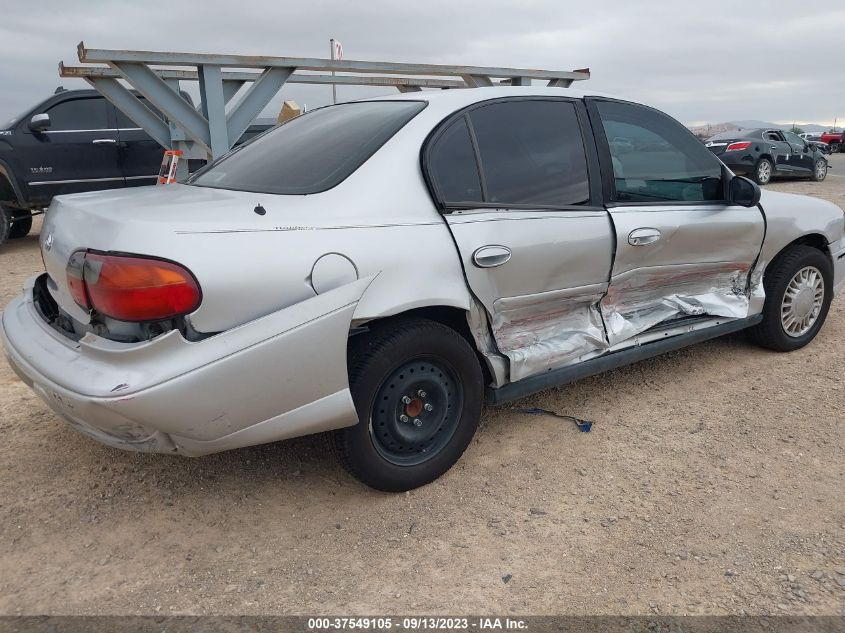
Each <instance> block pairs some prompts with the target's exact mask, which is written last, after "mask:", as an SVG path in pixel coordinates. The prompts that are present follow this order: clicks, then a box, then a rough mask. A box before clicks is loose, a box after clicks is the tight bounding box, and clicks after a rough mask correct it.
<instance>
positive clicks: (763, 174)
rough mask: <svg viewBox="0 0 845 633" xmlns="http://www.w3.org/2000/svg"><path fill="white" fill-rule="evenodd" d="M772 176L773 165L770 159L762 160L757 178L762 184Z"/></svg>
mask: <svg viewBox="0 0 845 633" xmlns="http://www.w3.org/2000/svg"><path fill="white" fill-rule="evenodd" d="M771 178H772V165H771V163H769V162H768V161H765V160H764V161H761V162H760V164H759V165H758V166H757V180H758V181H759V182H760V184H763V185H764V184H766V183H767V182H769V180H771Z"/></svg>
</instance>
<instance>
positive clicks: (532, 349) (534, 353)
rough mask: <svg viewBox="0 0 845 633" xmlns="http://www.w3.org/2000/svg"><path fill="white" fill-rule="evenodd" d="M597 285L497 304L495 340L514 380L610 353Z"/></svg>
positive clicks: (512, 299) (494, 318) (500, 301)
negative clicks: (602, 352)
mask: <svg viewBox="0 0 845 633" xmlns="http://www.w3.org/2000/svg"><path fill="white" fill-rule="evenodd" d="M603 292H604V288H600V289H599V290H598V292H596V287H592V288H585V289H583V290H582V291H581V292H579V289H574V292H573V291H566V292H559V291H558V292H546V293H541V294H537V295H531V296H527V297H525V296H523V297H510V298H502V299H499V300H498V301H496V303H495V304H494V307H495V310H496V311H495V313H494V315H493V323H492V327H493V336H494V337H495V338H496V341H497V343H498V344H499V349H500V351H501V352H502V353H503V354H505V355H506V356H507V357H508V358H509V359H510V379H511V380H512V381H514V380H520V379H522V378H527V377H528V376H531V375H533V374H536V373H538V372H539V371H543V370H546V369H548V368H552V367H560V366H562V365H566V364H567V363H569V362H572V361H574V360H576V359H577V358H578V357H580V356H583V355H584V354H587V353H590V352H594V351H596V350H603V349H607V347H608V344H607V341H606V339H605V335H604V328H603V327H602V316H601V314H600V312H599V310H598V301H599V299H600V298H601V295H602V294H603Z"/></svg>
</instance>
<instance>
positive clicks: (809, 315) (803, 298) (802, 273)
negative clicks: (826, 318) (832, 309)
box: [780, 266, 824, 338]
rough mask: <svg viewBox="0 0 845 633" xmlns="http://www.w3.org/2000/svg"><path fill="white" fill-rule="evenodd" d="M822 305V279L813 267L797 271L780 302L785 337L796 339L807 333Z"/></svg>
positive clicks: (817, 270) (816, 318) (817, 316)
mask: <svg viewBox="0 0 845 633" xmlns="http://www.w3.org/2000/svg"><path fill="white" fill-rule="evenodd" d="M823 304H824V278H823V277H822V274H821V272H820V271H819V269H818V268H816V267H815V266H805V267H804V268H802V269H801V270H799V271H798V272H797V273H795V275H794V276H793V277H792V279H791V280H790V282H789V284H788V285H787V286H786V292H784V295H783V301H782V302H781V309H780V314H781V325H782V326H783V331H784V332H786V333H787V335H789V336H791V337H793V338H798V337H800V336H804V335H805V334H806V333H807V332H809V331H810V330H811V329H812V327H813V325H815V323H816V321H817V320H818V318H819V314H820V313H821V310H822V305H823Z"/></svg>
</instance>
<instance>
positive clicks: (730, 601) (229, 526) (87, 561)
mask: <svg viewBox="0 0 845 633" xmlns="http://www.w3.org/2000/svg"><path fill="white" fill-rule="evenodd" d="M834 159H835V160H834V168H835V169H834V171H833V172H832V173H831V176H830V177H829V178H828V179H827V181H826V182H824V183H821V184H818V183H794V182H793V183H787V182H779V183H775V184H773V185H771V186H770V188H771V189H776V190H782V191H796V192H801V193H807V194H811V195H817V196H820V197H823V198H827V199H829V200H833V201H834V202H836V203H838V204H839V205H840V206H843V207H845V156H841V155H840V156H836V157H834ZM0 263H2V276H0V305H5V303H6V302H7V301H8V300H9V299H11V298H12V297H13V296H14V295H15V294H16V293H17V292H18V291H19V288H20V286H21V284H22V283H23V281H24V280H25V279H26V278H27V277H28V276H29V275H31V274H33V273H35V272H37V271H39V270H40V269H41V261H40V258H39V254H38V249H37V239H36V237H35V236H34V235H33V236H31V237H29V238H27V239H25V240H21V241H17V242H16V243H14V244H12V245H10V246H7V247H5V248H4V249H3V251H2V252H0ZM843 360H845V299H843V298H841V297H840V298H839V299H837V300H836V301H835V302H834V304H833V306H832V308H831V313H830V316H829V318H828V322H827V324H826V326H825V327H824V329H823V330H822V332H821V334H820V335H819V337H818V338H817V340H816V341H815V342H814V343H813V344H811V345H810V346H809V347H807V348H805V349H803V350H801V351H799V352H796V353H793V354H790V355H788V356H787V355H776V354H773V353H770V352H767V351H763V350H761V349H758V348H756V347H753V346H752V345H750V344H749V343H747V342H746V341H745V339H744V338H743V337H742V336H732V337H728V338H724V339H720V340H716V341H713V342H710V343H705V344H701V345H698V346H696V347H694V348H690V349H687V350H684V351H681V352H677V353H673V354H670V355H668V356H666V357H663V358H659V359H654V360H651V361H646V362H642V363H639V364H637V365H634V366H631V367H627V368H624V369H621V370H617V371H614V372H611V373H609V374H606V375H603V376H599V377H595V378H592V379H588V380H584V381H582V382H579V383H577V384H575V385H571V386H568V387H565V388H561V389H555V390H551V391H547V392H545V393H543V394H540V395H538V396H536V397H533V398H531V399H530V400H527V401H525V402H522V403H517V406H526V405H529V404H530V405H531V406H538V407H544V408H549V409H554V410H557V411H560V412H562V413H570V414H573V415H577V416H580V417H584V418H588V419H592V420H595V421H596V424H595V426H594V427H593V431H592V432H591V433H579V432H578V430H577V429H576V427H575V426H574V425H573V424H570V423H567V422H563V421H560V420H557V419H555V418H551V417H538V416H526V415H522V414H519V413H516V412H514V411H512V410H509V409H492V410H488V411H487V412H486V414H485V416H484V421H483V427H482V428H481V430H480V432H479V433H478V435H477V439H476V441H475V442H474V443H473V444H472V446H471V447H470V449H469V450H468V452H467V453H466V455H465V456H464V457H463V459H462V460H461V461H460V463H459V464H458V466H457V467H456V468H454V469H453V470H452V471H451V472H450V473H449V474H448V475H447V476H445V477H443V478H442V479H441V480H440V481H438V482H436V483H434V484H432V485H429V486H427V487H425V488H422V489H419V490H416V491H414V492H411V493H409V494H404V495H388V494H381V493H376V492H373V491H371V490H369V489H367V488H364V487H363V486H361V485H359V484H358V483H356V482H355V481H354V480H353V479H351V478H350V477H349V476H348V475H346V474H345V473H344V472H343V471H342V470H341V469H340V468H339V467H338V466H337V464H336V463H335V461H334V459H333V457H332V456H331V455H329V454H327V452H326V450H325V447H324V443H323V441H322V440H321V439H320V438H304V439H302V440H297V441H293V442H287V443H279V444H275V445H271V446H263V447H257V448H252V449H245V450H239V451H234V452H230V453H226V454H222V455H216V456H212V457H207V458H202V459H186V458H177V457H168V456H160V455H139V454H131V453H123V452H120V451H117V450H112V449H109V448H104V447H102V446H100V445H98V444H95V443H94V442H93V441H91V440H89V439H87V438H85V437H83V436H81V435H78V434H77V433H76V432H74V431H73V430H71V429H70V428H69V427H68V426H67V425H65V424H64V423H63V422H61V421H60V420H59V419H58V418H57V417H56V416H55V415H53V414H52V413H51V411H50V410H49V409H48V408H47V407H46V406H45V405H44V404H42V403H41V401H40V400H38V399H36V397H35V396H34V395H33V394H32V393H31V392H30V391H29V390H28V389H27V388H26V387H25V386H24V385H23V384H22V383H21V382H20V381H19V380H17V378H16V377H15V376H14V374H13V373H12V372H11V370H10V369H9V368H8V367H7V366H6V365H5V363H3V364H2V367H0V434H2V443H1V444H0V613H4V614H17V613H30V614H32V613H54V614H58V613H64V614H69V613H73V614H102V613H109V614H129V613H142V614H153V613H160V614H200V613H215V614H235V613H249V614H252V613H254V614H265V613H277V614H282V613H301V614H302V613H315V612H317V613H335V614H351V613H408V612H417V613H423V612H429V613H430V612H439V613H442V612H443V611H450V612H452V613H456V614H457V613H467V614H468V613H482V612H496V613H507V612H516V613H520V614H544V613H570V614H575V613H577V614H587V613H589V614H593V613H610V614H623V613H624V614H634V613H661V614H701V613H717V614H722V613H754V614H763V613H802V614H834V613H841V614H845V496H843V490H845V468H843V463H844V462H843V454H844V453H843V448H845V441H843V440H845V434H844V433H843V421H845V389H843V382H842V371H843ZM186 397H188V396H187V395H186Z"/></svg>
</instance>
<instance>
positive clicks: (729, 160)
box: [718, 152, 757, 176]
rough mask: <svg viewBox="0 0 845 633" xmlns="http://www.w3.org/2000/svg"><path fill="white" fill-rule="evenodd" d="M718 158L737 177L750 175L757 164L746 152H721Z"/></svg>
mask: <svg viewBox="0 0 845 633" xmlns="http://www.w3.org/2000/svg"><path fill="white" fill-rule="evenodd" d="M718 157H719V160H721V161H722V162H723V163H725V165H727V167H728V169H730V170H731V171H732V172H733V173H735V174H736V175H738V176H744V175H746V174H750V173H752V172H753V171H754V166H755V165H756V164H757V159H756V158H755V157H754V156H752V155H751V154H749V153H748V152H722V153H721V154H718Z"/></svg>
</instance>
